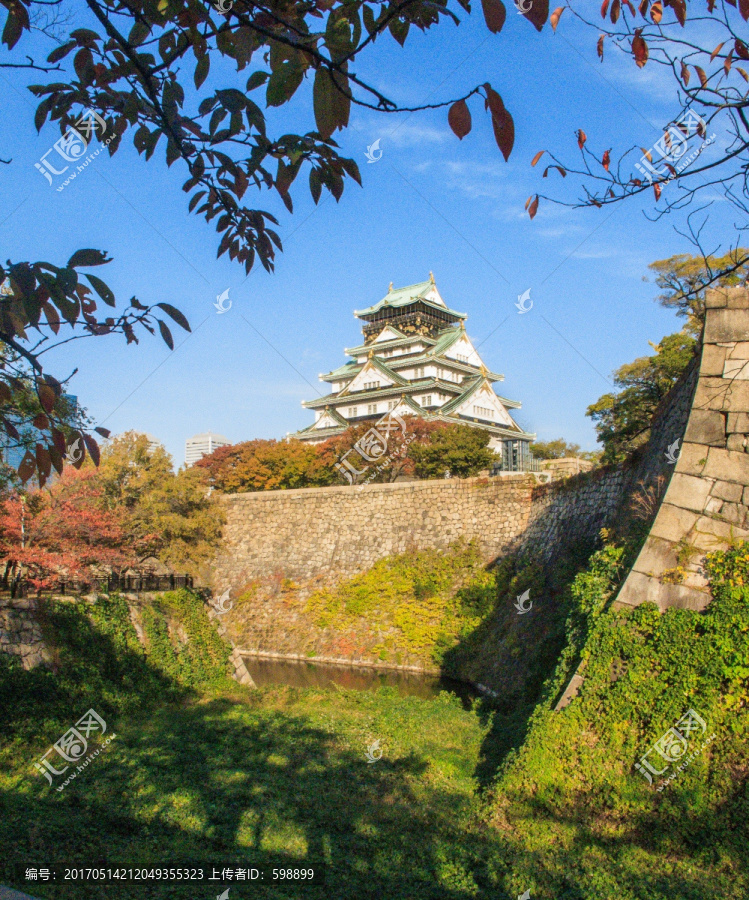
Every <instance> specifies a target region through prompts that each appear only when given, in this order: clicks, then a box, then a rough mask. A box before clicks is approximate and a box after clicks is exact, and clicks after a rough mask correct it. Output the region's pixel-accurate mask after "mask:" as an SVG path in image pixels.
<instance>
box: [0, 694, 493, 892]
mask: <svg viewBox="0 0 749 900" xmlns="http://www.w3.org/2000/svg"><path fill="white" fill-rule="evenodd" d="M116 734H117V737H116V739H115V741H113V743H112V744H111V745H110V747H109V748H108V751H107V753H106V754H102V756H100V757H98V758H97V759H96V760H95V761H94V762H93V763H92V764H90V766H89V768H88V769H87V770H86V771H85V773H81V775H80V776H79V777H78V778H77V779H76V781H74V782H71V784H70V785H69V786H68V787H67V788H66V789H65V791H64V792H62V793H61V794H58V793H56V792H54V790H53V789H52V788H49V787H47V786H46V782H43V780H42V779H39V780H38V781H37V782H35V783H33V784H31V785H30V784H29V783H28V782H26V781H25V782H24V783H23V784H21V785H19V786H18V788H17V789H16V790H15V791H12V790H7V791H3V793H2V795H0V806H2V809H3V814H2V824H1V825H0V838H1V840H2V845H3V846H4V847H5V848H6V850H7V848H11V849H10V852H9V855H8V857H7V861H8V862H9V863H13V864H14V865H16V866H18V867H21V871H23V869H24V868H25V867H26V866H37V867H38V866H40V865H50V861H51V860H53V859H54V860H57V861H64V860H66V859H67V860H69V861H70V862H74V861H77V862H79V863H83V864H86V863H87V864H88V865H91V864H92V863H95V864H102V863H104V861H106V863H107V864H108V865H112V866H114V865H123V866H135V865H138V864H144V865H151V866H163V867H168V866H178V865H180V864H184V862H185V861H188V860H190V861H192V863H193V864H195V865H200V866H202V867H203V868H204V869H205V870H206V874H209V873H210V871H211V870H212V869H213V868H214V867H215V868H217V869H219V870H220V869H221V868H223V867H227V866H230V867H237V866H240V865H241V866H243V867H250V866H254V867H256V868H258V869H261V870H264V871H265V879H266V882H267V880H268V879H269V878H270V870H271V869H272V868H274V867H291V868H306V867H315V866H319V865H320V864H324V865H326V868H327V878H326V884H325V885H324V886H309V885H307V886H303V887H302V886H299V885H295V886H291V885H289V886H286V887H283V886H280V885H276V886H272V885H268V884H267V883H266V884H262V883H260V884H258V883H255V884H254V885H252V886H250V885H244V886H243V885H241V884H239V883H235V882H230V881H223V882H222V881H221V880H217V881H215V882H211V883H209V884H204V885H202V886H198V885H168V886H167V885H160V886H144V887H141V886H138V887H135V886H128V885H122V886H119V887H118V886H114V887H113V886H111V885H109V886H107V887H106V888H105V887H103V886H96V885H85V886H84V885H80V884H79V885H77V886H75V887H65V886H58V885H56V886H54V887H45V888H43V889H42V888H41V887H39V888H37V893H39V894H40V895H41V896H43V897H45V898H46V897H49V898H61V897H75V898H78V897H81V898H88V897H92V898H93V897H96V898H99V897H107V898H128V900H130V898H134V897H151V896H153V897H174V898H188V897H189V898H194V897H195V896H205V897H206V898H208V897H215V896H216V895H217V894H218V893H220V890H218V889H217V888H218V887H221V889H222V890H223V888H225V887H226V886H228V885H229V884H232V885H233V887H232V893H231V895H230V896H231V897H232V898H233V897H234V896H235V895H236V896H237V897H243V896H247V897H249V896H253V897H255V896H261V897H279V898H280V897H298V896H300V895H301V894H302V893H303V894H304V896H309V897H325V898H326V900H328V898H331V900H333V898H335V900H338V898H340V900H349V898H352V897H373V898H374V897H387V898H403V900H407V898H408V900H411V898H413V900H416V898H445V900H452V898H455V900H457V898H464V897H466V898H467V897H474V896H477V894H476V888H477V886H479V887H483V890H481V893H479V894H478V896H487V897H489V896H492V897H499V898H501V897H504V896H505V895H504V894H503V893H502V891H501V890H498V887H497V884H496V879H495V878H492V877H491V876H490V875H489V872H488V869H487V861H488V858H489V857H490V856H492V855H494V853H493V852H492V851H494V852H496V850H497V849H498V847H497V843H496V840H495V839H494V837H493V836H492V835H491V834H489V835H481V834H477V833H471V830H470V829H468V828H467V827H466V820H467V818H468V816H469V814H470V806H471V799H470V798H469V797H466V795H465V794H461V793H451V792H450V791H449V790H446V789H444V788H442V789H441V788H438V787H426V788H424V789H423V790H422V787H423V786H422V785H421V783H420V784H419V787H418V796H417V794H416V793H414V788H413V786H412V785H413V782H414V780H415V779H418V778H419V777H420V776H423V775H424V773H425V771H426V769H427V767H428V764H427V763H426V762H425V761H424V760H422V759H420V758H418V757H417V756H415V755H413V754H412V755H410V756H406V757H405V758H401V759H398V760H395V761H393V762H388V761H386V760H384V759H383V760H380V761H379V762H378V763H377V764H376V765H369V764H367V762H366V759H365V758H364V755H363V754H362V753H354V752H353V751H348V750H346V749H342V748H341V747H340V746H339V744H338V743H337V742H336V740H335V737H334V736H333V735H332V734H330V733H328V732H326V731H325V730H322V729H320V728H318V727H311V726H310V725H309V723H308V722H306V721H305V720H304V719H302V718H300V717H295V716H292V715H289V714H286V713H284V712H283V711H277V710H267V709H262V708H254V707H252V706H248V705H247V704H242V703H235V702H232V701H230V700H223V699H222V700H214V701H211V702H207V703H201V704H198V705H192V706H181V707H179V706H169V707H162V708H160V709H159V710H156V711H154V712H152V713H150V714H148V715H144V716H143V718H142V720H141V721H138V720H137V719H130V720H129V721H126V722H124V723H123V726H122V727H121V728H117V729H116ZM29 780H30V781H32V780H33V776H31V777H30V779H29ZM60 780H62V779H60ZM427 783H428V782H427ZM87 861H88V862H87ZM60 874H61V873H60V872H59V871H58V878H59V877H60ZM16 884H17V886H19V887H20V886H21V883H19V882H18V881H16Z"/></svg>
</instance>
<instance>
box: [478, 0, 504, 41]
mask: <svg viewBox="0 0 749 900" xmlns="http://www.w3.org/2000/svg"><path fill="white" fill-rule="evenodd" d="M481 8H482V9H483V10H484V21H485V22H486V27H487V28H488V29H489V31H491V33H492V34H498V33H499V32H500V31H501V30H502V26H503V25H504V24H505V19H506V18H507V11H506V10H505V5H504V3H502V0H481Z"/></svg>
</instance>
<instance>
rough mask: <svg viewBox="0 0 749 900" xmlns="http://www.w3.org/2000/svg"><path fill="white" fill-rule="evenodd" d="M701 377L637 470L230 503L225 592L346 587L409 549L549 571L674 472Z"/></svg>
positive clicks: (661, 424) (286, 494) (659, 427)
mask: <svg viewBox="0 0 749 900" xmlns="http://www.w3.org/2000/svg"><path fill="white" fill-rule="evenodd" d="M696 376H697V368H696V367H695V366H692V367H690V369H689V371H688V372H687V373H686V374H685V376H684V377H683V378H682V379H681V381H680V383H679V384H678V385H677V386H676V387H675V389H674V390H673V391H671V393H670V394H669V395H668V397H667V398H666V399H665V401H664V403H663V404H662V407H661V409H660V410H659V411H658V414H657V415H656V420H655V422H654V426H653V429H652V436H651V440H650V442H649V444H648V445H647V447H645V448H644V449H643V450H642V452H641V453H640V454H639V456H638V458H637V459H636V461H635V462H634V463H633V464H630V465H629V466H627V467H611V468H608V469H596V470H593V471H592V472H584V473H581V474H580V475H576V476H573V477H572V478H569V479H566V480H560V481H554V482H551V483H550V484H546V485H538V484H536V483H535V481H534V479H533V478H532V477H531V476H527V475H511V476H505V477H497V478H469V479H463V480H461V479H448V480H444V481H442V480H434V481H411V482H399V483H395V484H371V485H366V486H364V487H350V486H344V485H342V486H340V487H327V488H304V489H301V490H292V491H259V492H255V493H247V494H229V495H225V496H224V497H223V498H222V500H223V502H224V503H225V505H226V512H227V523H226V527H225V530H224V543H223V547H222V550H221V553H220V555H219V557H218V560H217V563H216V569H215V579H214V582H215V583H214V587H215V589H216V590H217V591H219V592H220V591H223V590H225V589H226V588H239V587H241V585H242V584H243V583H246V582H248V581H251V580H253V579H256V578H269V577H275V578H276V579H277V580H278V579H280V578H290V579H292V580H294V581H306V580H308V579H317V578H320V577H327V576H329V577H331V578H337V577H345V576H347V575H352V574H355V573H356V572H360V571H363V570H364V569H367V568H369V567H370V566H371V565H372V564H373V563H375V562H376V561H377V560H378V559H382V558H383V557H385V556H389V555H391V554H395V553H402V552H403V551H405V550H407V549H409V548H427V547H429V548H436V549H446V548H447V547H448V546H449V545H450V544H451V543H453V542H454V541H456V540H458V539H459V538H466V539H469V540H470V539H472V538H475V539H476V540H478V541H479V543H480V545H481V548H482V551H483V553H484V556H485V558H486V559H487V561H488V560H491V559H494V558H496V557H497V556H500V555H501V554H503V553H506V552H508V551H510V550H513V549H518V548H521V549H525V550H528V551H529V552H532V553H533V554H534V555H537V556H539V557H540V558H541V559H543V560H545V561H547V562H549V561H551V560H553V559H555V558H558V557H559V556H560V555H562V554H563V553H565V552H566V551H567V550H569V549H570V548H572V547H573V546H575V545H576V544H580V543H582V542H585V543H588V544H590V543H592V542H593V541H595V540H596V539H597V537H598V534H599V532H600V530H601V528H604V527H610V526H612V525H613V524H614V523H615V522H616V521H617V520H618V519H619V518H620V517H621V516H622V515H625V514H626V507H627V504H628V503H629V500H630V498H631V495H632V493H633V492H634V491H636V490H643V489H645V488H646V487H648V486H652V485H656V486H657V491H658V492H660V493H662V492H663V491H664V490H665V485H666V483H667V481H668V479H669V478H670V476H671V473H672V471H673V465H670V464H669V463H668V455H667V452H666V451H667V449H668V446H670V444H672V443H673V441H674V440H678V438H679V437H680V435H682V434H683V433H684V428H685V425H686V421H687V418H688V416H689V411H690V406H691V402H692V395H693V394H694V389H695V385H696Z"/></svg>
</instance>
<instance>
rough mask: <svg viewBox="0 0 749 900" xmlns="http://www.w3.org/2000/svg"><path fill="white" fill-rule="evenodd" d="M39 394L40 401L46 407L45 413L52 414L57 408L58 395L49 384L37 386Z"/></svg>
mask: <svg viewBox="0 0 749 900" xmlns="http://www.w3.org/2000/svg"><path fill="white" fill-rule="evenodd" d="M37 393H38V394H39V401H40V402H41V404H42V406H43V407H44V410H45V412H48V413H51V412H52V410H53V409H54V408H55V403H57V394H55V392H54V391H53V390H52V388H51V387H50V386H49V385H48V384H39V385H37Z"/></svg>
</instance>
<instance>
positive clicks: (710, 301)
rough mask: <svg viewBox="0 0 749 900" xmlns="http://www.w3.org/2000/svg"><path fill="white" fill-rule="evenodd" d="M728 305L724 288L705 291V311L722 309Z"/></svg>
mask: <svg viewBox="0 0 749 900" xmlns="http://www.w3.org/2000/svg"><path fill="white" fill-rule="evenodd" d="M727 305H728V297H727V296H726V292H725V288H712V289H710V290H708V291H705V306H706V307H707V309H722V308H724V307H726V306H727Z"/></svg>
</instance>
